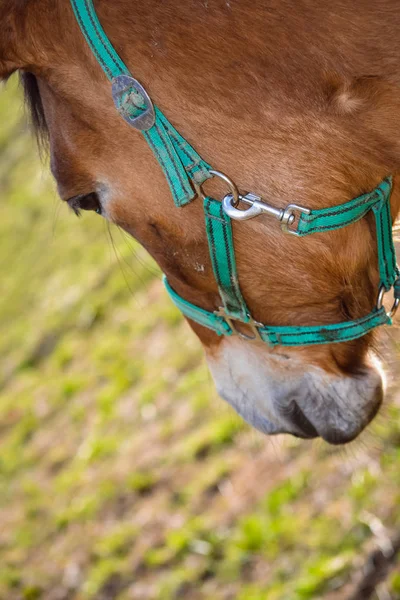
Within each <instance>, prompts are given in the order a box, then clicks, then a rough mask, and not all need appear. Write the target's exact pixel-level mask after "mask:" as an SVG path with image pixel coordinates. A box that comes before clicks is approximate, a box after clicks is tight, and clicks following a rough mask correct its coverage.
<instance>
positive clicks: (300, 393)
mask: <svg viewBox="0 0 400 600" xmlns="http://www.w3.org/2000/svg"><path fill="white" fill-rule="evenodd" d="M243 346H245V350H244V347H243ZM207 359H208V364H209V367H210V370H211V373H212V375H213V378H214V381H215V384H216V387H217V390H218V393H219V395H220V396H221V397H222V398H224V399H225V400H227V401H228V402H229V403H230V404H231V405H232V406H233V408H234V409H235V410H236V411H237V412H238V413H239V414H240V415H241V416H242V417H243V418H244V419H245V420H246V421H247V422H248V423H250V424H251V425H252V426H253V427H255V428H256V429H258V430H260V431H262V432H263V433H266V434H269V435H271V434H277V433H290V434H292V435H295V436H297V437H301V438H307V439H309V438H315V437H322V438H323V439H324V440H325V441H327V442H328V443H330V444H346V443H348V442H350V441H352V440H353V439H355V438H356V437H357V436H358V435H359V434H360V433H361V431H363V429H364V428H365V427H366V426H367V425H368V424H369V423H370V422H371V421H372V419H373V418H374V416H375V415H376V414H377V412H378V411H379V408H380V406H381V404H382V400H383V378H382V375H381V373H380V371H379V368H378V366H375V365H371V366H364V367H360V368H359V369H358V370H357V372H356V373H355V374H352V375H332V374H329V373H327V372H325V371H324V370H323V369H321V368H318V367H310V366H307V365H302V364H301V363H297V364H296V363H294V364H292V360H291V359H290V358H289V359H287V358H286V359H285V358H284V357H280V356H276V355H272V356H271V357H268V356H265V354H259V353H258V352H256V351H255V350H253V351H252V352H249V347H248V345H246V344H239V343H236V344H232V342H231V343H230V344H224V345H223V347H222V348H220V349H219V351H218V353H210V352H207Z"/></svg>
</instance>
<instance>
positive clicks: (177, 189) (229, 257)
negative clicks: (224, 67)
mask: <svg viewBox="0 0 400 600" xmlns="http://www.w3.org/2000/svg"><path fill="white" fill-rule="evenodd" d="M71 4H72V7H73V10H74V13H75V17H76V19H77V22H78V24H79V26H80V28H81V30H82V33H83V35H84V36H85V38H86V41H87V43H88V44H89V47H90V49H91V51H92V53H93V55H94V57H95V58H96V60H97V61H98V62H99V64H100V66H101V67H102V69H103V71H104V72H105V74H106V75H107V77H108V79H109V80H110V81H111V82H112V94H113V99H114V102H115V106H116V108H117V110H118V111H119V113H120V114H121V116H122V118H124V119H125V121H127V123H128V124H129V125H130V126H131V127H133V128H135V129H138V130H139V131H141V132H142V134H143V136H144V138H145V139H146V141H147V143H148V144H149V146H150V148H151V149H152V151H153V153H154V155H155V157H156V159H157V161H158V162H159V164H160V166H161V168H162V170H163V172H164V175H165V177H166V179H167V181H168V184H169V187H170V189H171V193H172V197H173V200H174V203H175V205H176V206H177V207H182V206H184V205H185V204H187V203H189V202H191V201H192V200H193V199H194V198H196V197H197V196H203V193H202V189H201V186H202V184H203V183H204V182H205V181H206V180H207V179H209V178H210V177H213V176H217V177H221V178H222V179H224V180H225V182H227V183H228V185H229V186H230V188H231V193H229V194H227V195H226V196H225V198H224V199H223V201H222V202H219V201H217V200H215V199H214V198H210V197H204V213H205V229H206V233H207V239H208V245H209V250H210V256H211V263H212V268H213V272H214V276H215V279H216V281H217V284H218V289H219V294H220V297H221V307H220V308H219V309H218V310H216V311H215V312H210V311H206V310H204V309H202V308H200V307H198V306H196V305H195V304H192V303H191V302H188V301H187V300H185V299H184V298H182V297H181V296H179V295H178V294H177V293H176V292H175V291H174V290H173V289H172V288H171V286H170V285H169V283H168V281H167V279H166V277H165V276H164V283H165V286H166V289H167V291H168V293H169V294H170V296H171V299H172V301H173V302H174V303H175V304H176V306H177V307H178V308H179V309H180V310H181V311H182V313H183V314H184V315H185V316H186V317H187V318H188V319H191V320H192V321H195V322H197V323H199V324H200V325H202V326H204V327H208V328H209V329H212V330H213V331H215V333H217V334H218V335H226V336H232V335H239V336H240V337H242V338H244V339H247V340H252V341H253V340H254V341H262V342H265V343H267V344H269V345H271V346H275V345H284V346H308V345H313V344H327V343H333V342H345V341H348V340H353V339H356V338H359V337H361V336H363V335H365V334H366V333H368V332H369V331H371V330H372V329H374V328H375V327H378V326H380V325H384V324H388V325H390V324H391V323H392V316H393V315H394V313H395V311H396V310H397V307H398V305H399V304H400V278H399V269H398V267H397V264H396V255H395V250H394V244H393V233H392V219H391V213H390V196H391V190H392V179H391V178H390V177H389V178H387V179H385V180H384V181H383V182H382V183H381V184H380V185H379V186H378V187H377V188H375V189H374V190H373V191H372V192H369V193H367V194H364V195H362V196H359V197H358V198H355V199H353V200H350V201H349V202H346V203H344V204H341V205H338V206H334V207H331V208H325V209H321V210H309V209H306V208H303V207H301V206H297V205H295V204H291V205H289V206H287V207H286V208H285V209H279V208H276V207H274V206H271V205H269V204H267V203H265V202H263V201H262V198H260V197H259V196H256V195H255V194H246V195H241V194H240V193H239V191H238V189H237V188H236V186H235V185H234V184H233V182H231V181H230V180H229V178H227V177H226V176H225V175H223V174H222V173H219V172H218V171H213V170H212V168H211V166H210V165H209V164H208V163H207V162H205V161H204V160H203V159H202V158H201V157H200V156H199V154H198V153H197V152H196V151H195V150H194V148H193V147H192V146H191V145H190V144H189V143H188V142H187V141H186V140H185V139H184V138H183V137H182V136H181V135H180V134H179V133H178V131H177V130H176V129H175V128H174V127H173V125H171V123H170V122H169V121H168V119H167V118H166V117H165V116H164V115H163V113H162V112H161V111H160V110H159V109H158V108H157V107H156V106H154V105H153V103H152V101H151V99H150V97H149V96H148V94H147V92H146V90H145V89H144V88H143V86H142V85H141V84H140V83H139V82H138V81H137V80H136V79H134V78H133V77H132V75H131V73H130V71H129V69H128V68H127V67H126V65H125V64H124V62H123V61H122V60H121V58H120V57H119V55H118V54H117V52H116V51H115V49H114V47H113V46H112V44H111V42H110V40H109V39H108V37H107V35H106V34H105V32H104V30H103V28H102V26H101V24H100V22H99V20H98V17H97V14H96V11H95V9H94V6H93V2H92V0H71ZM239 202H241V203H242V204H244V205H246V210H239V208H238V205H239ZM370 210H372V211H373V213H374V216H375V224H376V236H377V244H378V265H379V275H380V287H379V294H378V302H377V305H376V307H375V308H374V309H373V310H372V311H371V312H370V313H369V314H368V315H367V316H365V317H362V318H361V319H357V320H353V321H345V322H342V323H335V324H328V325H318V326H283V327H282V326H277V327H273V326H268V325H264V324H262V323H258V322H257V321H255V320H254V319H253V318H252V317H251V313H250V310H249V308H248V307H247V304H246V302H245V299H244V298H243V295H242V292H241V290H240V285H239V277H238V273H237V268H236V260H235V250H234V245H233V235H232V219H234V220H238V221H244V220H247V219H249V218H254V217H256V216H258V215H260V214H262V213H266V214H268V215H270V216H272V217H274V218H276V219H277V220H278V221H279V222H280V223H281V227H282V229H283V231H285V232H287V233H290V234H292V235H296V236H298V237H305V236H307V235H311V234H314V233H322V232H326V231H333V230H336V229H341V228H342V227H346V226H349V225H351V224H352V223H355V222H356V221H358V220H360V219H362V218H363V217H364V216H365V215H366V214H367V213H368V212H369V211H370ZM391 288H393V291H394V304H393V307H392V309H391V311H390V312H389V313H386V311H385V309H384V307H383V297H384V295H385V293H386V292H388V291H389V290H390V289H391Z"/></svg>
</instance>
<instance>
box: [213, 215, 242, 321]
mask: <svg viewBox="0 0 400 600" xmlns="http://www.w3.org/2000/svg"><path fill="white" fill-rule="evenodd" d="M219 213H220V217H221V220H223V223H224V227H223V230H222V231H223V235H224V242H225V248H228V247H229V243H228V227H229V226H230V220H229V221H228V220H227V217H226V215H225V212H224V210H223V207H222V204H220V205H219ZM228 219H229V217H228ZM226 254H227V257H228V268H229V280H230V282H231V289H232V291H233V295H234V297H235V300H236V302H237V304H238V305H239V306H240V312H241V313H242V314H243V310H242V299H241V297H240V296H241V294H240V292H239V290H238V289H237V285H236V280H235V279H234V277H233V271H234V267H233V260H232V256H231V253H230V252H227V253H226ZM244 316H246V315H244Z"/></svg>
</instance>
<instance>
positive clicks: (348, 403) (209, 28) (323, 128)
mask: <svg viewBox="0 0 400 600" xmlns="http://www.w3.org/2000/svg"><path fill="white" fill-rule="evenodd" d="M95 5H96V9H97V10H98V14H99V18H100V20H101V22H102V24H103V27H104V29H105V30H106V32H107V35H108V36H109V38H110V40H111V41H112V43H113V45H114V46H115V48H116V49H117V51H118V53H119V54H120V55H121V57H122V59H123V60H124V62H125V63H126V64H127V65H128V66H129V68H130V70H131V72H132V73H133V74H134V76H135V77H136V78H137V79H138V80H139V81H141V83H143V84H144V85H145V86H146V88H147V90H148V91H149V93H150V94H151V96H152V99H153V100H154V101H155V102H156V103H157V104H158V106H159V107H160V108H161V109H162V110H163V112H164V113H165V114H166V115H167V116H168V118H169V119H170V120H171V122H172V123H173V124H174V125H175V126H176V127H177V129H178V130H179V131H180V132H181V133H182V134H183V135H184V136H185V137H186V138H187V139H188V140H189V141H190V142H191V143H192V144H193V145H194V146H195V147H196V149H197V150H198V151H199V153H200V154H201V155H202V156H203V157H204V158H205V159H206V160H208V161H209V162H212V164H213V165H215V166H216V168H218V169H220V170H221V171H224V172H225V173H227V174H229V175H230V176H231V177H232V178H233V179H234V181H236V182H237V183H240V187H241V188H242V189H248V190H254V191H256V192H257V193H259V194H260V195H262V196H264V197H266V198H268V199H270V201H271V203H272V204H274V205H276V206H277V207H282V206H285V205H287V204H288V203H290V202H296V203H299V204H302V205H304V206H307V207H310V208H323V207H327V206H333V205H335V204H340V203H343V202H345V201H347V200H350V199H351V198H354V197H356V196H358V195H360V194H361V193H364V192H367V191H369V190H371V189H373V188H374V187H375V186H376V185H377V184H378V183H379V182H380V181H381V180H382V179H383V178H384V177H386V176H388V175H389V174H391V175H393V176H394V191H393V194H392V199H391V203H392V215H393V217H395V216H396V215H397V213H398V211H399V208H400V191H399V186H398V182H397V178H396V174H397V173H398V171H399V166H400V144H399V140H400V137H399V124H400V87H399V86H400V11H399V9H398V2H397V0H337V1H336V2H334V3H333V5H332V4H330V3H326V2H320V1H319V0H298V1H296V2H288V1H287V0H259V1H258V2H252V1H251V0H204V1H199V0H181V1H178V2H177V1H176V0H163V1H161V0H146V1H145V2H142V3H139V2H137V3H136V2H131V1H129V0H113V1H112V2H110V1H106V0H98V1H96V2H95ZM16 70H20V71H21V72H22V73H23V80H24V82H25V85H26V91H27V96H28V100H30V103H31V109H32V114H33V118H34V121H35V124H36V126H37V129H38V132H39V134H40V135H41V136H42V138H43V137H45V138H47V137H48V139H49V142H50V152H51V168H52V172H53V174H54V177H55V178H56V180H57V184H58V189H59V193H60V196H61V198H62V199H63V200H65V201H68V202H70V204H71V206H72V208H73V209H74V210H76V211H79V210H95V211H96V210H97V212H101V213H102V215H103V217H105V218H106V219H109V220H110V221H112V222H114V223H117V224H118V225H119V226H120V227H123V228H124V229H125V230H126V231H128V232H129V233H130V234H132V236H134V237H135V238H136V239H137V240H138V241H139V242H140V243H141V244H143V246H144V247H145V248H147V250H148V251H149V252H150V253H151V254H152V256H153V257H154V258H155V259H156V261H157V262H158V264H159V265H160V266H161V268H162V269H163V271H164V272H165V273H166V274H167V275H168V278H169V281H170V282H171V285H172V286H173V287H174V289H175V290H176V291H177V292H178V293H179V294H181V295H182V296H183V297H184V298H186V299H187V300H189V301H190V302H194V303H196V304H197V305H199V306H201V307H204V308H206V309H207V310H215V308H217V307H218V292H217V286H216V282H215V279H214V276H213V273H212V269H211V264H210V260H209V257H208V248H207V241H206V235H205V230H204V215H203V210H202V205H201V202H200V201H194V202H192V203H191V204H190V205H188V206H187V207H185V208H184V209H176V208H175V207H174V204H173V202H172V200H171V197H170V193H169V189H168V186H167V184H166V181H165V179H164V177H163V174H162V172H161V170H160V169H159V166H158V165H157V163H156V161H155V160H154V157H153V155H152V154H151V152H150V150H149V148H148V146H147V144H146V143H145V141H144V139H143V137H142V136H141V135H140V134H139V133H137V132H136V131H134V130H133V129H131V128H129V127H128V126H127V125H126V123H125V122H124V121H123V120H122V119H121V118H120V116H119V115H118V113H117V112H116V110H115V107H114V104H113V100H112V97H111V92H110V85H109V82H108V81H107V80H106V78H105V76H104V74H103V72H102V70H101V69H100V67H99V65H98V64H97V62H96V60H95V59H94V57H93V55H92V54H91V52H90V50H89V49H88V47H87V45H86V43H85V41H84V39H83V36H82V35H81V32H80V30H79V28H78V26H77V23H76V20H75V18H74V16H73V12H72V9H71V6H70V3H69V2H68V1H67V0H56V1H55V0H0V76H1V77H3V78H6V77H7V76H8V75H10V74H11V73H12V72H14V71H16ZM215 185H216V184H215V183H214V182H210V183H207V184H206V186H205V187H207V190H211V191H212V192H213V193H215V194H218V196H217V197H220V195H221V191H222V190H221V189H220V187H219V186H218V185H216V188H215V187H213V186H215ZM234 241H235V248H236V256H237V262H238V271H239V274H240V283H241V287H242V290H243V293H244V296H245V298H246V301H247V304H248V306H249V307H251V312H252V314H253V315H254V317H255V318H256V319H257V320H259V321H261V322H263V323H267V324H272V325H296V324H299V325H300V324H301V325H304V324H307V325H313V324H320V323H336V322H339V321H344V320H347V319H356V318H358V317H361V316H363V315H365V314H367V313H368V312H369V311H371V309H372V308H373V306H374V304H375V302H376V294H377V288H378V271H377V252H376V233H375V227H374V223H373V217H372V216H371V215H369V216H367V217H366V218H364V219H362V220H360V221H359V222H357V223H355V224H353V225H351V226H349V227H346V228H344V229H341V230H339V231H334V232H331V233H324V234H323V235H321V234H316V235H315V236H310V237H309V238H307V239H304V240H298V239H296V238H293V237H291V236H283V235H282V233H281V231H280V229H279V227H277V225H276V224H275V222H273V221H271V220H269V219H268V218H265V219H264V218H263V217H261V218H259V219H256V220H254V221H249V222H246V224H240V225H238V226H235V225H234ZM191 325H192V327H193V329H194V330H195V332H196V334H197V335H198V337H199V338H200V340H201V342H202V344H203V345H204V348H205V352H206V355H207V360H208V363H209V365H210V369H211V371H212V374H213V376H214V379H215V382H216V385H217V388H218V390H219V393H220V394H221V396H223V397H224V398H225V399H227V400H228V401H229V402H230V403H231V404H232V405H233V406H234V407H235V408H236V410H237V411H238V412H239V413H240V414H242V415H243V417H244V418H245V419H247V420H248V421H249V422H251V423H252V424H253V425H254V426H256V427H258V428H259V429H261V430H263V431H265V432H268V433H277V432H290V433H293V434H295V435H299V436H303V437H312V436H315V435H321V436H322V437H323V438H325V439H326V440H328V441H330V442H332V443H343V442H346V441H349V440H350V439H353V438H354V437H355V436H357V435H358V433H359V432H360V431H361V430H362V429H363V428H364V427H365V426H366V425H367V424H368V423H369V422H370V420H371V419H372V418H373V416H374V415H375V414H376V412H377V410H378V409H379V406H380V404H381V401H382V380H381V375H380V374H379V371H378V368H377V366H376V364H375V362H374V361H373V360H371V356H370V352H369V350H370V347H371V345H372V343H373V334H368V335H367V336H365V337H363V338H361V339H359V340H357V341H351V342H346V343H340V344H328V345H325V346H318V347H305V348H296V349H291V348H277V349H271V348H268V347H267V346H266V345H264V344H250V343H248V342H246V341H244V340H241V339H240V338H238V337H230V338H219V337H218V336H217V335H216V334H214V333H213V332H211V331H209V330H206V329H204V328H202V327H201V326H199V325H196V324H193V323H191Z"/></svg>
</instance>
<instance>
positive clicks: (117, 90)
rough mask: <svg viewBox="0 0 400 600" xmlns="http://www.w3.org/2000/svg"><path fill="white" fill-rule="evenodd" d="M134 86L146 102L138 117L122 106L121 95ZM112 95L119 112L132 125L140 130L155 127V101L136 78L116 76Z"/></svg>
mask: <svg viewBox="0 0 400 600" xmlns="http://www.w3.org/2000/svg"><path fill="white" fill-rule="evenodd" d="M132 88H134V89H135V90H136V91H137V92H138V94H140V95H141V96H142V98H143V102H144V104H145V107H144V109H143V112H142V113H141V114H140V115H138V116H137V117H130V116H129V115H128V114H127V113H126V110H124V106H121V96H122V95H123V94H124V93H126V92H128V91H129V90H130V89H132ZM112 96H113V100H114V104H115V106H116V108H117V110H118V112H119V114H120V115H121V117H122V118H123V119H124V120H125V121H126V122H127V123H129V125H130V126H131V127H134V128H135V129H139V131H148V130H149V129H151V128H152V127H153V125H154V123H155V121H156V114H155V111H154V106H153V103H152V101H151V98H150V96H149V95H148V93H147V92H146V90H145V89H144V87H143V86H142V85H141V84H140V83H139V82H138V81H137V80H136V79H134V78H133V77H130V76H128V75H118V77H115V78H114V79H113V82H112Z"/></svg>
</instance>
